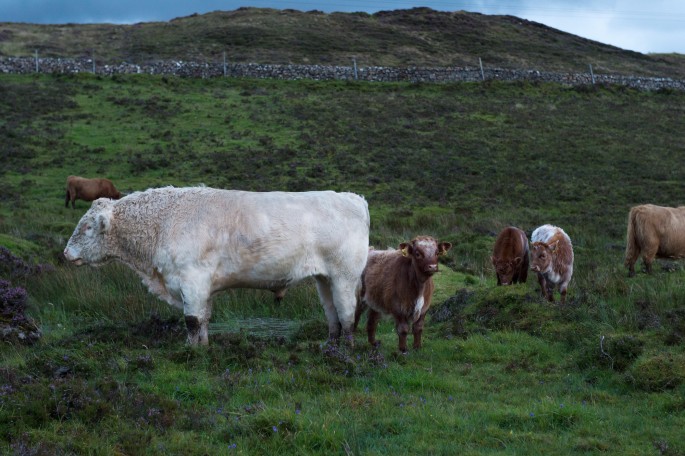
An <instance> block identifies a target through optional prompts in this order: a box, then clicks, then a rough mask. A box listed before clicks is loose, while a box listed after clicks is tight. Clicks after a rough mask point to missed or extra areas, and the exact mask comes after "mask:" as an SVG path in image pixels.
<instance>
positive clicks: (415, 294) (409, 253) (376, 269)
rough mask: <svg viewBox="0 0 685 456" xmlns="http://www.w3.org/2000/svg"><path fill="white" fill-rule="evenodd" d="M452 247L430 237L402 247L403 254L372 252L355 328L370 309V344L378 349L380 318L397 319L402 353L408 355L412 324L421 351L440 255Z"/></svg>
mask: <svg viewBox="0 0 685 456" xmlns="http://www.w3.org/2000/svg"><path fill="white" fill-rule="evenodd" d="M451 247H452V244H450V243H449V242H438V241H436V240H435V239H433V238H432V237H430V236H419V237H416V238H414V239H413V240H412V241H411V242H408V243H407V242H403V243H402V244H400V250H394V249H390V250H371V251H369V258H368V260H367V262H366V268H365V269H364V273H363V275H362V289H361V293H360V296H359V299H358V302H357V310H356V312H355V314H356V315H355V328H356V327H357V324H358V323H359V318H360V317H361V314H362V313H363V312H364V310H366V307H367V306H368V307H369V316H368V319H367V323H366V332H367V337H368V340H369V343H370V344H371V345H373V346H378V345H379V344H380V342H378V341H376V327H377V326H378V321H379V319H380V317H381V314H390V315H392V317H393V318H394V319H395V328H396V330H397V335H398V336H399V350H400V352H402V353H406V352H407V333H408V332H409V324H410V323H411V324H412V333H413V334H414V348H417V349H418V348H421V333H422V332H423V321H424V318H425V316H426V312H427V311H428V308H429V307H430V305H431V299H432V297H433V289H434V288H435V285H434V284H433V278H432V276H433V274H435V273H436V272H438V255H444V254H446V253H447V251H448V250H449V249H450V248H451Z"/></svg>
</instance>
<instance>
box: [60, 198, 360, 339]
mask: <svg viewBox="0 0 685 456" xmlns="http://www.w3.org/2000/svg"><path fill="white" fill-rule="evenodd" d="M368 244H369V211H368V205H367V203H366V201H365V200H364V198H362V197H361V196H359V195H355V194H353V193H336V192H332V191H317V192H299V193H296V192H265V193H258V192H244V191H235V190H218V189H212V188H207V187H189V188H174V187H165V188H158V189H150V190H147V191H144V192H136V193H132V194H130V195H128V196H126V197H124V198H122V199H120V200H118V201H113V200H110V199H98V200H96V201H95V202H94V203H93V205H92V207H91V208H90V210H89V211H88V212H86V214H85V215H84V216H83V217H82V218H81V220H80V221H79V223H78V225H77V226H76V229H75V230H74V234H73V235H72V236H71V238H70V239H69V242H68V243H67V246H66V249H65V250H64V255H65V257H66V258H67V260H69V261H71V262H72V263H74V264H76V265H81V264H91V265H95V266H97V265H100V264H103V263H106V262H108V261H111V260H117V261H120V262H122V263H124V264H126V265H128V266H129V267H130V268H132V269H133V270H134V271H136V272H137V273H138V275H140V277H142V279H143V283H144V284H145V285H147V287H148V289H149V290H150V292H151V293H154V294H155V295H157V296H158V297H159V298H161V299H163V300H165V301H166V302H168V303H169V304H171V305H173V306H176V307H178V308H180V309H182V310H183V313H184V315H185V322H186V328H187V330H188V342H189V343H190V344H192V345H195V344H197V343H198V342H199V343H201V344H207V343H208V333H207V329H208V324H209V319H210V317H211V312H212V304H211V298H212V296H213V295H214V294H215V293H217V292H218V291H221V290H225V289H228V288H262V289H268V290H274V291H277V290H282V289H284V288H286V287H289V286H291V285H293V284H295V283H297V282H298V281H300V280H302V279H304V278H306V277H314V278H315V280H316V286H317V290H318V292H319V297H320V299H321V303H322V305H323V308H324V312H325V314H326V317H327V319H328V330H329V337H330V338H331V339H332V340H337V339H338V338H339V337H340V334H341V330H342V334H343V336H345V337H346V338H347V339H348V340H350V341H351V334H352V328H353V324H354V313H355V306H356V297H355V294H356V291H357V288H358V287H359V285H360V277H361V274H362V271H363V269H364V266H365V265H366V257H367V254H368Z"/></svg>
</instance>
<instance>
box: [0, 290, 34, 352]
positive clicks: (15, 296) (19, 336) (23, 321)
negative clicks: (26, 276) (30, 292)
mask: <svg viewBox="0 0 685 456" xmlns="http://www.w3.org/2000/svg"><path fill="white" fill-rule="evenodd" d="M26 300H27V294H26V290H25V289H23V288H21V287H12V284H10V282H8V281H7V280H2V279H0V340H2V341H4V342H11V343H23V344H32V343H34V342H36V341H37V340H38V339H40V336H41V332H40V329H38V326H37V325H36V323H35V322H34V321H33V320H32V319H30V318H28V317H26V315H25V314H24V311H25V310H26Z"/></svg>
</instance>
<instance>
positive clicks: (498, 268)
mask: <svg viewBox="0 0 685 456" xmlns="http://www.w3.org/2000/svg"><path fill="white" fill-rule="evenodd" d="M528 255H529V251H528V237H527V236H526V233H524V232H523V230H520V229H519V228H516V227H513V226H509V227H507V228H504V229H503V230H502V231H501V232H500V233H499V236H497V240H496V241H495V247H494V248H493V249H492V257H491V260H492V265H493V266H494V267H495V273H496V274H497V285H510V284H513V283H519V282H520V283H526V279H528V265H529V262H530V261H529V258H528Z"/></svg>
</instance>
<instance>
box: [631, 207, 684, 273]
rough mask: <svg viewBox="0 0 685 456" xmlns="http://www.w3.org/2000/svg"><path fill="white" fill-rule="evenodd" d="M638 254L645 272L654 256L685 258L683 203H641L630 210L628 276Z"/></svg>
mask: <svg viewBox="0 0 685 456" xmlns="http://www.w3.org/2000/svg"><path fill="white" fill-rule="evenodd" d="M640 254H642V260H643V261H644V263H645V269H646V270H647V272H648V273H651V272H652V262H654V258H683V257H685V206H681V207H663V206H655V205H653V204H643V205H640V206H635V207H633V208H631V209H630V214H629V215H628V232H627V234H626V258H625V265H626V267H627V268H628V275H629V276H630V277H632V276H634V275H635V262H636V261H637V259H638V257H639V256H640Z"/></svg>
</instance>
